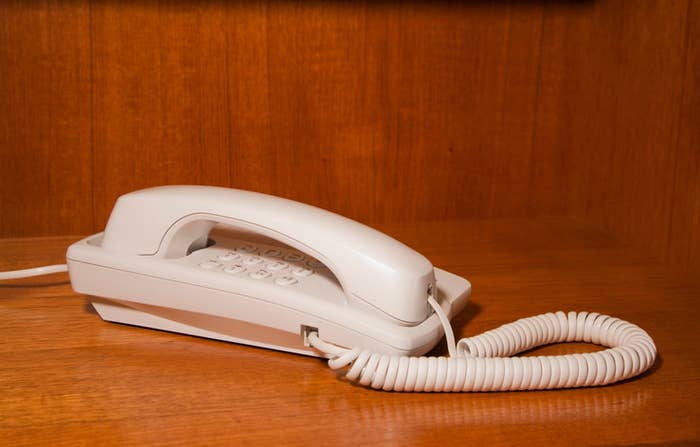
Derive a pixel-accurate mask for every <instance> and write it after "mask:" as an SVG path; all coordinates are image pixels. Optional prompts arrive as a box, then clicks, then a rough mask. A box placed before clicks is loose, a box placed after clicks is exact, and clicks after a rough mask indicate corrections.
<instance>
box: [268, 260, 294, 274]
mask: <svg viewBox="0 0 700 447" xmlns="http://www.w3.org/2000/svg"><path fill="white" fill-rule="evenodd" d="M287 267H289V264H287V263H286V262H282V261H275V262H271V263H269V264H267V268H268V270H272V271H275V272H276V271H279V270H284V269H286V268H287Z"/></svg>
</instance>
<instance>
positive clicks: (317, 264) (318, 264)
mask: <svg viewBox="0 0 700 447" xmlns="http://www.w3.org/2000/svg"><path fill="white" fill-rule="evenodd" d="M306 265H308V266H309V267H313V268H316V269H317V268H321V267H325V266H324V265H323V263H322V262H321V261H317V260H316V259H309V260H308V261H306Z"/></svg>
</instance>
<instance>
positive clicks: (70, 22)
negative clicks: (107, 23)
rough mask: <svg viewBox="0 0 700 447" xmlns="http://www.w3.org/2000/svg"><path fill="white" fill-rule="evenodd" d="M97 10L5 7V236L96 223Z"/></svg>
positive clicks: (1, 174)
mask: <svg viewBox="0 0 700 447" xmlns="http://www.w3.org/2000/svg"><path fill="white" fill-rule="evenodd" d="M90 112H91V111H90V39H89V8H88V6H87V5H85V4H73V3H68V4H65V3H63V2H21V1H17V2H2V4H0V235H3V236H9V235H25V236H29V235H42V234H55V233H64V234H65V233H72V234H75V233H85V232H89V231H91V230H92V229H93V228H94V222H93V220H92V187H91V179H92V170H91V168H92V165H91V163H90V160H91V145H90V136H91V127H90V116H91V113H90Z"/></svg>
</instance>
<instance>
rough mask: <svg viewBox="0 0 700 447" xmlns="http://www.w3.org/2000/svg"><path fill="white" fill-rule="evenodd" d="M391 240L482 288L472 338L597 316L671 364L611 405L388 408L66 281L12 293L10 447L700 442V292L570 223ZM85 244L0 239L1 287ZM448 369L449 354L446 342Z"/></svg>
mask: <svg viewBox="0 0 700 447" xmlns="http://www.w3.org/2000/svg"><path fill="white" fill-rule="evenodd" d="M381 230H383V231H385V232H387V233H389V234H391V235H392V236H394V237H396V238H398V239H399V240H402V241H403V242H405V243H407V244H408V245H410V246H412V247H414V248H415V249H417V250H418V251H420V252H422V253H423V254H425V255H426V256H427V257H428V258H429V259H430V260H431V261H432V262H433V264H435V265H436V266H438V267H441V268H444V269H446V270H448V271H451V272H453V273H456V274H458V275H461V276H464V277H466V278H468V279H469V280H470V281H471V282H472V285H473V294H472V298H471V301H470V303H469V304H468V305H467V307H466V309H465V310H464V312H463V313H462V314H461V315H460V316H459V317H457V318H456V319H455V321H454V322H453V326H454V328H455V332H456V335H458V336H467V335H474V334H477V333H480V332H482V331H484V330H487V329H490V328H493V327H495V326H498V325H500V324H502V323H506V322H510V321H512V320H514V319H517V318H519V317H524V316H529V315H535V314H539V313H542V312H547V311H554V310H565V311H566V310H591V311H597V312H600V313H607V314H611V315H614V316H617V317H620V318H623V319H626V320H629V321H631V322H633V323H636V324H638V325H640V326H641V327H642V328H644V329H646V330H647V331H648V332H649V333H650V334H651V336H652V337H653V338H654V339H655V341H656V344H657V347H658V350H659V358H658V360H657V363H656V365H655V366H654V367H653V368H652V370H651V371H650V372H648V373H646V374H644V375H643V376H641V377H639V378H636V379H632V380H628V381H626V382H624V383H620V384H617V385H612V386H607V387H602V388H587V389H574V390H561V391H536V392H535V391H527V392H504V393H464V394H429V393H415V394H408V393H393V392H379V391H373V390H369V389H365V388H362V387H359V386H353V385H350V384H348V383H346V382H344V381H343V380H342V379H339V378H338V377H336V375H335V374H334V373H333V372H331V371H330V370H329V369H328V367H327V366H326V364H325V362H324V361H323V360H320V359H314V358H307V357H303V356H298V355H292V354H286V353H280V352H275V351H269V350H264V349H257V348H252V347H247V346H240V345H235V344H229V343H225V342H219V341H212V340H205V339H200V338H196V337H189V336H183V335H177V334H171V333H166V332H159V331H154V330H148V329H141V328H136V327H130V326H125V325H119V324H113V323H107V322H104V321H102V320H101V319H100V318H99V317H98V316H97V314H96V313H95V312H94V310H93V309H92V308H91V306H90V304H89V298H88V297H85V296H81V295H78V294H76V293H74V292H73V291H72V290H71V288H70V284H69V283H68V277H67V275H66V274H54V275H51V276H47V277H39V278H29V279H23V280H13V281H6V282H3V283H1V284H0V439H1V440H2V441H0V444H2V443H6V445H13V446H14V445H36V444H51V445H79V444H89V445H95V444H117V445H123V444H137V445H143V444H151V445H154V444H158V445H231V444H234V443H246V444H258V445H270V444H295V445H300V444H304V445H329V444H331V443H332V444H340V445H345V444H348V445H349V444H352V445H372V444H397V445H413V444H421V445H441V444H457V443H459V444H461V445H469V444H468V443H469V442H470V441H477V442H480V445H494V444H525V443H534V444H533V445H541V444H545V443H546V445H584V444H594V445H629V444H645V445H647V444H649V445H654V444H663V445H668V444H674V445H690V444H698V443H700V437H699V436H698V426H700V420H699V417H698V415H699V412H698V406H699V404H698V403H697V402H699V401H700V393H699V392H698V391H699V389H700V387H699V386H698V375H699V374H698V367H699V365H698V347H697V346H698V344H697V342H696V338H697V336H698V329H697V326H698V324H699V322H698V300H699V299H700V279H699V278H698V276H699V275H697V274H696V275H688V274H685V275H682V274H680V273H677V272H674V271H670V270H667V269H664V268H663V267H661V266H660V265H659V264H657V263H655V261H654V260H652V259H648V258H647V257H646V256H645V255H644V253H640V252H638V251H634V250H632V249H630V248H628V247H626V246H625V245H623V244H621V243H620V242H619V241H617V240H616V239H614V238H613V237H611V236H609V235H608V234H606V233H604V232H602V231H600V230H598V229H596V228H595V227H591V226H589V225H586V224H584V223H581V222H578V221H574V220H568V219H559V218H546V219H538V220H497V221H451V222H435V223H425V224H411V225H385V226H383V227H382V228H381ZM75 239H77V237H62V238H38V239H4V240H0V252H2V253H3V254H2V257H1V258H0V270H8V269H14V268H25V267H31V266H36V265H43V264H47V263H62V262H64V259H63V256H64V252H65V248H66V247H67V246H68V245H69V244H70V243H71V242H72V241H73V240H75ZM594 349H595V348H594V347H591V346H588V345H583V344H575V345H556V346H548V347H545V348H541V349H538V350H536V351H535V352H536V353H538V354H540V353H544V354H552V353H563V352H582V351H591V350H594ZM435 352H436V353H445V349H444V346H443V344H442V343H441V344H440V346H439V348H438V349H437V350H436V351H435Z"/></svg>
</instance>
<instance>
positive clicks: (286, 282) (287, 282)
mask: <svg viewBox="0 0 700 447" xmlns="http://www.w3.org/2000/svg"><path fill="white" fill-rule="evenodd" d="M296 283H297V280H296V278H292V277H291V276H280V277H279V278H275V284H278V285H280V286H291V285H292V284H296Z"/></svg>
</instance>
